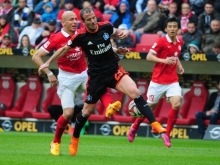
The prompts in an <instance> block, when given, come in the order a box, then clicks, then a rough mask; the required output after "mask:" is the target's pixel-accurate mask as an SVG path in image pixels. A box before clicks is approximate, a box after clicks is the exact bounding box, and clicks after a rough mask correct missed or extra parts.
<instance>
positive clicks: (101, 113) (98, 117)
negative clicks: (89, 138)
mask: <svg viewBox="0 0 220 165" xmlns="http://www.w3.org/2000/svg"><path fill="white" fill-rule="evenodd" d="M108 93H110V94H111V96H112V102H115V101H120V102H121V103H122V102H123V98H124V94H123V93H121V92H118V91H117V90H115V89H112V88H108ZM96 110H97V112H98V114H92V115H91V116H90V117H89V120H92V121H106V120H107V121H109V120H114V118H111V119H109V118H106V117H105V108H104V106H103V105H102V103H101V102H100V101H99V102H98V103H97V105H96ZM116 114H117V113H116ZM116 114H115V115H116ZM115 115H114V116H115Z"/></svg>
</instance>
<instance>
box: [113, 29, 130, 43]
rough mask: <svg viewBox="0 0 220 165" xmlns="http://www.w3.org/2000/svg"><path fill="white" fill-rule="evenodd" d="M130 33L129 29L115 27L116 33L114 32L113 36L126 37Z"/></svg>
mask: <svg viewBox="0 0 220 165" xmlns="http://www.w3.org/2000/svg"><path fill="white" fill-rule="evenodd" d="M129 34H130V32H129V30H120V29H117V28H115V32H114V34H112V37H113V38H119V39H121V40H122V39H125V38H126V37H128V35H129Z"/></svg>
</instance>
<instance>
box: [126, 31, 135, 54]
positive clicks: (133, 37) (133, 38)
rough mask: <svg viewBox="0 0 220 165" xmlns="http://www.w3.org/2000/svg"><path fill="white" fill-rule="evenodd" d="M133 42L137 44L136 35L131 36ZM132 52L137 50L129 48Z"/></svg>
mask: <svg viewBox="0 0 220 165" xmlns="http://www.w3.org/2000/svg"><path fill="white" fill-rule="evenodd" d="M130 36H131V38H132V40H133V42H134V43H135V44H136V35H135V34H130ZM128 49H129V50H130V51H135V48H128Z"/></svg>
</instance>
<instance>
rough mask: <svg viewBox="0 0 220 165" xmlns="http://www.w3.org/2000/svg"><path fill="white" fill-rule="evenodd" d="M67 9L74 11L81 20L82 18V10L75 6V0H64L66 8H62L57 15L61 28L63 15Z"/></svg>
mask: <svg viewBox="0 0 220 165" xmlns="http://www.w3.org/2000/svg"><path fill="white" fill-rule="evenodd" d="M65 11H73V12H74V13H75V14H76V17H77V19H78V20H81V19H80V10H79V9H78V8H76V7H74V4H73V0H65V2H64V9H62V10H60V12H59V13H58V16H57V21H58V25H59V28H60V29H61V26H62V25H61V20H62V15H63V13H64V12H65ZM79 26H80V23H79V22H78V27H79Z"/></svg>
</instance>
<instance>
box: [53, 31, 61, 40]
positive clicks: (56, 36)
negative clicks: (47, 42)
mask: <svg viewBox="0 0 220 165" xmlns="http://www.w3.org/2000/svg"><path fill="white" fill-rule="evenodd" d="M61 37H63V36H62V33H61V32H60V31H59V32H57V33H54V34H52V35H51V36H50V39H52V40H59V39H60V38H61Z"/></svg>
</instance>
